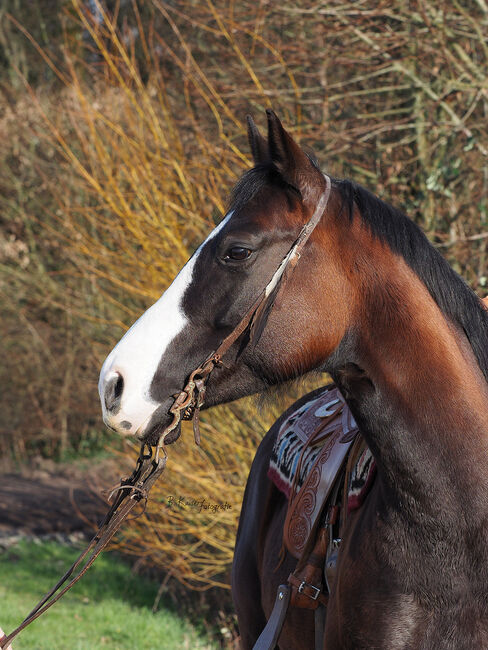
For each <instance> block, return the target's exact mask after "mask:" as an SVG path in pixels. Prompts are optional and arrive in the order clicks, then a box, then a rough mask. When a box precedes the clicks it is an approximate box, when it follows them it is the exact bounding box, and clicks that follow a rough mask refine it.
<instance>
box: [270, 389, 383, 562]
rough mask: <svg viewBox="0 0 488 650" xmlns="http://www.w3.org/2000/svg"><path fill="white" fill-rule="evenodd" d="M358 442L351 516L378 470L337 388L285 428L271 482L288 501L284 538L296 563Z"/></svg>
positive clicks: (298, 411)
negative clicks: (352, 449)
mask: <svg viewBox="0 0 488 650" xmlns="http://www.w3.org/2000/svg"><path fill="white" fill-rule="evenodd" d="M358 438H359V440H358ZM355 440H356V441H357V442H356V444H355V445H354V449H355V451H354V454H353V455H354V458H353V459H351V460H352V464H351V466H350V471H349V472H348V485H347V490H348V498H347V510H348V511H351V510H354V509H356V508H359V507H360V506H361V504H362V502H363V501H364V498H365V497H366V494H367V492H368V491H369V489H370V488H371V485H372V483H373V481H374V476H375V471H376V467H375V463H374V459H373V456H372V454H371V452H370V450H369V449H368V447H367V446H366V444H365V443H364V440H363V439H362V437H361V435H360V433H359V429H358V427H357V424H356V422H355V421H354V418H353V416H352V414H351V412H350V410H349V408H348V407H347V404H346V403H345V400H344V398H343V397H342V395H341V393H340V392H339V390H338V388H337V387H336V386H335V385H333V384H331V385H329V386H326V387H325V388H324V389H323V390H322V391H321V392H320V393H319V394H318V395H315V396H314V397H313V398H312V399H310V400H308V401H307V402H305V403H304V404H302V405H301V406H300V407H299V408H297V409H296V410H295V411H293V412H292V413H291V414H290V415H289V416H288V417H287V419H286V420H285V421H284V422H283V424H282V425H281V427H280V430H279V432H278V435H277V438H276V441H275V444H274V447H273V451H272V454H271V459H270V464H269V469H268V477H269V478H270V479H271V480H272V481H273V483H274V484H275V485H276V487H277V488H278V489H279V490H280V491H281V492H283V494H284V495H285V496H286V498H287V499H288V500H289V507H288V513H287V516H286V521H285V528H284V532H283V538H284V542H285V545H286V547H287V548H288V550H289V551H290V553H291V554H292V555H294V556H295V557H297V558H299V557H300V556H301V554H302V552H303V550H304V548H305V544H306V543H307V540H309V538H310V537H311V536H312V535H314V534H315V533H316V531H317V529H318V527H319V525H320V521H321V518H322V519H323V516H322V515H324V513H325V511H326V506H327V505H328V502H329V500H330V496H331V493H332V491H333V488H334V486H335V484H336V482H337V481H338V480H339V479H340V477H341V476H342V468H343V467H344V466H345V463H346V459H347V456H348V453H349V451H350V450H351V445H352V443H353V442H354V441H355ZM336 492H338V490H336Z"/></svg>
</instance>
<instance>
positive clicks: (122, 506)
mask: <svg viewBox="0 0 488 650" xmlns="http://www.w3.org/2000/svg"><path fill="white" fill-rule="evenodd" d="M324 178H325V190H324V192H323V193H322V195H321V196H320V198H319V200H318V202H317V205H316V207H315V210H314V213H313V215H312V216H311V218H310V219H309V221H307V223H306V224H305V225H304V226H303V228H302V229H301V231H300V233H299V235H298V237H297V238H296V240H295V241H294V243H293V244H292V246H291V248H290V250H289V251H288V253H287V254H286V256H285V257H284V258H283V260H282V261H281V263H280V265H279V266H278V268H277V269H276V271H275V273H274V274H273V277H272V278H271V280H270V281H269V282H268V284H267V285H266V287H265V288H264V289H263V291H262V292H261V293H260V294H259V296H258V298H257V299H256V300H255V302H254V303H253V304H252V305H251V307H250V308H249V309H248V311H247V312H246V313H245V314H244V316H243V318H242V320H241V321H240V323H239V324H238V325H237V326H236V327H235V328H234V329H233V330H232V332H231V333H230V334H229V335H228V336H227V337H226V338H225V339H224V340H223V341H222V343H220V345H219V346H218V348H217V349H216V350H215V351H214V352H212V353H211V354H210V355H209V356H208V357H207V358H206V359H205V361H204V362H203V363H202V364H201V365H200V366H198V368H195V370H194V371H193V372H192V373H191V374H190V377H189V379H188V382H187V383H186V385H185V387H184V388H183V390H182V391H181V392H180V393H179V394H178V395H177V396H176V397H175V400H174V402H173V405H172V406H171V408H170V409H169V412H170V413H171V415H172V416H173V419H172V421H171V422H170V424H169V425H168V426H167V427H166V428H165V429H164V431H163V432H162V433H161V436H160V438H159V442H158V444H157V445H156V446H154V447H150V446H148V445H147V444H146V443H143V444H142V446H141V449H140V452H139V456H138V458H137V461H136V467H135V469H134V471H133V472H132V474H131V475H130V476H129V477H128V478H125V479H122V480H121V482H120V485H119V486H117V487H116V488H115V489H114V490H113V491H112V493H111V495H110V497H111V496H112V495H113V494H114V493H116V497H115V500H114V502H113V504H112V505H111V507H110V510H109V511H108V513H107V514H106V516H105V518H104V520H103V522H102V524H101V525H100V528H99V529H98V531H97V533H96V535H95V536H94V537H93V539H92V540H91V542H90V543H89V545H88V547H87V548H86V550H85V551H83V553H81V555H80V556H79V557H78V559H77V560H76V561H75V562H74V563H73V565H72V566H71V567H70V568H69V569H68V571H67V572H66V573H65V574H64V576H63V577H62V578H61V579H60V580H59V581H58V582H57V584H56V585H55V586H54V587H53V588H52V589H51V591H50V592H49V593H48V594H46V595H45V596H44V598H42V600H40V601H39V603H38V604H37V605H36V607H35V608H34V609H33V610H32V611H31V612H30V614H29V615H28V616H27V617H26V618H25V619H24V621H23V622H22V623H21V624H20V625H19V626H18V627H17V628H16V629H15V630H14V631H13V632H11V633H10V634H9V635H8V636H4V637H3V638H2V639H0V648H5V647H7V646H8V645H9V644H10V643H11V642H12V640H13V639H14V638H15V637H16V636H17V635H18V634H19V633H20V632H21V631H22V630H23V629H24V628H25V627H27V626H28V625H29V624H30V623H32V621H34V620H35V619H36V618H38V617H39V616H40V615H41V614H43V613H44V612H45V611H46V610H47V609H49V607H51V606H52V605H54V603H55V602H56V601H57V600H59V599H60V598H61V596H63V595H64V594H65V593H66V592H67V591H68V590H69V589H71V587H72V586H73V585H74V584H75V583H76V582H78V580H79V579H80V578H81V577H82V576H83V575H84V574H85V573H86V571H87V570H88V569H89V567H90V566H91V565H92V564H93V562H94V561H95V559H96V558H97V556H98V555H99V554H100V552H101V551H102V550H103V549H104V548H105V547H106V546H107V544H108V543H109V542H110V540H111V539H112V537H113V536H114V534H115V533H116V532H117V530H118V529H119V528H120V526H121V525H122V523H123V522H124V521H125V520H126V519H127V517H128V515H129V514H130V512H131V511H132V510H133V508H134V507H135V506H136V505H137V504H138V503H139V502H140V501H142V500H143V499H144V500H145V501H147V497H148V494H149V490H150V489H151V487H152V486H153V484H154V483H155V482H156V480H157V479H158V477H159V476H160V475H161V474H162V472H163V470H164V468H165V466H166V461H167V454H166V450H165V444H166V442H165V441H166V439H167V438H168V436H170V435H171V433H172V432H173V431H174V430H175V429H176V428H177V426H178V425H179V424H180V422H181V420H191V419H193V429H194V435H195V442H196V443H197V444H198V445H199V444H200V429H199V414H200V409H201V408H202V406H203V404H204V401H205V392H206V386H207V381H208V378H209V376H210V374H211V373H212V371H213V370H214V368H215V367H216V366H218V365H219V364H220V363H221V360H222V357H223V356H224V355H225V354H226V353H227V352H228V350H229V349H230V348H231V346H232V345H233V344H234V343H235V342H236V341H237V339H238V338H239V337H240V336H242V334H244V332H245V331H246V330H249V339H248V341H247V342H246V345H247V343H250V342H254V343H256V342H257V340H258V339H259V336H260V332H261V331H262V329H263V327H264V325H265V323H266V318H267V313H269V310H270V309H271V307H272V305H273V303H274V300H275V298H276V296H277V294H278V292H279V291H280V289H281V288H282V287H283V286H284V280H285V279H287V278H288V277H289V275H290V274H291V272H292V271H293V269H294V268H295V266H296V265H297V263H298V260H299V259H300V255H301V252H302V250H303V248H304V246H305V244H306V243H307V241H308V239H309V237H310V235H311V234H312V232H313V231H314V229H315V227H316V225H317V224H318V223H319V221H320V218H321V217H322V215H323V214H324V211H325V209H326V207H327V203H328V201H329V197H330V191H331V180H330V178H329V176H327V175H325V174H324ZM77 569H78V573H75V571H76V570H77ZM74 573H75V575H74V576H73V577H71V576H72V575H73V574H74ZM70 578H71V579H70ZM68 580H69V582H68V583H67V584H65V583H66V582H67V581H68ZM63 585H65V586H64V587H63Z"/></svg>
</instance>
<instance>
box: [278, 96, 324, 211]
mask: <svg viewBox="0 0 488 650" xmlns="http://www.w3.org/2000/svg"><path fill="white" fill-rule="evenodd" d="M266 115H267V117H268V143H269V154H270V158H271V161H272V162H273V163H274V165H275V167H276V168H277V169H278V171H279V172H280V174H281V176H282V177H283V180H285V181H286V182H287V183H289V184H290V185H293V187H295V188H296V189H297V190H298V191H299V192H300V194H301V195H302V199H303V201H304V203H306V204H311V205H315V203H316V202H317V201H318V199H319V196H320V194H321V193H322V192H323V191H324V187H325V181H324V177H323V175H322V174H321V173H320V171H319V170H318V169H317V167H316V166H315V165H314V164H313V163H312V161H311V160H310V158H309V157H308V156H307V154H306V153H305V152H304V151H303V149H302V148H301V147H300V145H298V144H297V143H296V142H295V140H293V138H292V137H291V135H290V134H289V133H288V132H287V131H285V129H284V128H283V125H282V124H281V122H280V120H279V119H278V117H277V116H276V114H275V113H274V111H272V110H269V109H268V110H267V111H266Z"/></svg>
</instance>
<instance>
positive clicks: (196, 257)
mask: <svg viewBox="0 0 488 650" xmlns="http://www.w3.org/2000/svg"><path fill="white" fill-rule="evenodd" d="M267 121H268V135H267V138H265V137H263V136H262V135H261V134H260V133H259V131H258V129H257V128H256V126H255V125H254V123H253V122H252V120H250V121H249V140H250V146H251V149H252V153H253V158H254V163H255V165H254V167H253V168H252V169H251V170H249V171H248V172H246V173H245V174H244V175H243V176H242V178H241V179H240V180H239V182H238V183H237V185H236V187H235V189H234V191H233V193H232V197H231V201H230V208H229V211H228V213H227V215H226V216H225V218H224V219H223V220H222V222H221V223H220V224H219V225H218V226H217V227H216V228H215V229H214V230H213V232H212V233H211V234H210V235H209V236H208V237H207V239H206V240H205V241H204V242H203V244H202V245H201V246H200V247H199V248H198V249H197V251H196V252H195V253H194V254H193V256H192V257H191V258H190V260H189V261H188V262H187V264H186V265H185V266H184V267H183V268H182V270H181V271H180V273H179V274H178V275H177V277H176V278H175V280H174V281H173V283H172V284H171V286H170V287H169V288H168V289H167V290H166V292H165V293H164V294H163V295H162V297H161V298H160V299H159V300H158V301H157V302H156V303H155V304H154V305H153V306H152V307H151V308H150V309H149V310H147V311H146V312H145V313H144V314H143V315H142V316H141V318H140V319H139V320H138V321H137V322H136V323H135V324H134V325H133V326H132V327H131V329H129V331H128V332H127V333H126V334H125V336H124V337H123V338H122V339H121V341H120V342H119V343H118V345H117V346H116V347H115V348H114V350H113V351H112V352H111V353H110V354H109V356H108V358H107V359H106V361H105V363H104V365H103V367H102V370H101V374H100V382H99V391H100V396H101V401H102V410H103V416H104V420H105V422H106V423H107V425H108V426H110V427H111V428H112V429H115V430H116V431H119V432H120V433H124V434H133V435H136V436H137V437H138V438H140V439H141V440H143V441H145V442H147V443H148V444H150V445H155V444H157V442H158V440H159V437H160V435H161V432H163V431H165V428H166V427H167V426H168V423H169V422H170V421H171V417H172V416H171V414H170V412H169V409H170V408H171V405H172V403H173V396H174V394H175V393H176V394H178V393H179V392H180V391H181V388H182V386H184V385H185V382H186V381H187V379H188V376H189V375H190V374H191V372H192V371H193V369H194V368H195V367H196V366H198V364H200V363H201V362H202V360H204V359H206V358H208V356H209V355H211V354H212V351H213V350H215V349H216V348H217V346H219V344H220V343H221V341H222V340H223V339H225V337H226V336H227V335H228V334H229V333H230V332H232V331H234V329H235V328H236V325H237V324H238V323H239V322H240V320H241V318H242V316H243V314H245V313H246V312H247V310H249V308H250V306H251V305H252V304H253V302H254V301H255V299H256V296H258V295H259V294H260V293H261V292H263V290H264V288H265V287H269V286H270V285H269V281H270V278H272V277H274V274H275V273H276V269H279V268H280V267H282V265H283V260H284V259H286V255H287V253H288V252H289V251H290V246H292V245H293V242H294V241H295V240H296V238H297V235H298V233H299V232H300V233H301V232H302V229H303V228H304V224H307V223H308V222H309V221H310V220H311V215H312V216H313V215H315V214H316V213H317V211H318V212H319V213H320V214H319V217H320V219H319V221H318V223H317V225H316V227H315V229H314V230H313V232H311V233H309V235H310V236H309V239H308V241H307V242H306V244H305V245H304V247H303V249H302V250H301V253H300V259H299V261H298V263H297V264H296V265H295V267H294V270H293V273H289V274H287V280H286V283H285V284H283V286H282V287H281V290H280V291H278V292H275V293H274V295H273V300H270V301H268V302H267V304H266V309H265V310H264V311H265V314H261V316H260V323H259V325H260V326H259V327H258V328H257V335H256V336H255V337H254V338H252V340H251V337H250V335H249V331H248V330H245V331H243V332H242V335H240V336H239V337H237V339H236V340H235V341H234V342H233V343H232V345H231V347H230V349H229V350H228V352H227V353H226V354H225V356H224V358H223V360H222V361H223V363H221V364H219V365H217V366H216V367H215V369H214V370H213V372H212V374H211V375H209V376H208V377H207V379H208V382H207V387H206V396H205V403H204V407H205V408H208V407H211V406H214V405H217V404H221V403H223V402H229V401H231V400H235V399H239V398H240V397H243V396H244V395H249V394H252V393H256V392H259V391H263V390H266V389H267V388H269V387H270V386H275V385H279V384H282V383H284V382H287V381H289V380H293V379H295V378H297V377H299V376H302V375H304V374H305V373H308V372H310V371H325V372H328V373H329V374H330V375H331V377H332V378H333V380H334V382H335V383H336V385H337V386H338V387H339V389H340V391H341V393H342V395H343V396H344V398H345V400H346V402H347V405H348V407H349V408H350V410H351V412H352V414H353V416H354V418H355V420H356V422H357V424H358V426H359V427H360V430H361V432H362V434H363V436H364V438H365V439H366V442H367V444H368V446H369V447H370V449H371V451H372V453H373V456H374V459H375V462H376V466H377V475H376V480H375V483H374V486H373V488H372V490H371V491H370V493H369V495H368V498H367V500H366V502H365V504H364V505H363V507H362V508H360V509H359V510H357V511H356V512H355V513H354V514H352V515H351V516H350V518H348V520H347V527H346V530H345V531H344V536H343V543H342V546H341V551H340V556H339V561H338V567H337V578H336V581H335V584H334V586H333V589H332V593H331V597H330V600H329V606H328V611H327V617H326V623H325V636H324V647H325V648H327V650H335V649H337V648H347V649H351V650H352V649H354V650H358V649H360V648H381V649H388V650H392V649H400V648H405V649H406V648H419V649H420V648H422V649H434V648H436V649H437V648H443V649H444V648H446V649H453V650H454V649H455V650H462V649H470V650H472V649H479V648H488V543H487V539H488V537H487V532H488V531H487V528H488V387H487V377H488V313H487V311H485V309H484V307H483V306H482V304H481V301H480V300H479V298H478V297H477V296H476V295H475V293H474V292H473V291H471V289H469V288H468V286H467V285H466V284H465V283H464V281H463V280H462V279H461V278H460V277H459V276H458V275H457V274H456V273H455V272H454V271H453V270H452V269H451V267H450V266H449V265H448V263H447V262H446V261H445V260H444V259H443V258H442V257H441V255H440V254H439V253H438V252H437V251H436V250H435V249H434V248H433V247H432V246H431V244H430V243H429V242H428V240H427V238H426V237H425V236H424V235H423V233H422V232H421V230H420V229H419V228H418V226H417V225H416V224H415V223H414V222H413V221H411V220H410V219H408V218H407V217H406V216H405V215H404V214H403V213H402V212H400V211H399V210H397V209H395V208H393V207H391V206H389V205H387V204H386V203H385V202H383V201H382V200H380V199H379V198H378V197H376V196H374V195H373V194H371V193H370V192H369V191H367V190H366V189H364V188H362V187H360V186H359V185H357V184H356V183H354V182H351V181H349V180H337V179H332V180H331V181H330V179H329V178H328V177H327V175H324V174H323V173H322V172H321V171H320V170H319V168H318V166H317V164H316V163H315V162H314V160H313V159H312V157H311V156H309V155H307V154H305V153H304V151H303V150H302V149H301V147H300V146H299V145H298V144H297V143H296V142H295V141H294V139H293V138H292V137H291V136H290V134H289V133H288V132H287V131H286V130H285V129H284V128H283V126H282V124H281V122H280V121H279V119H278V118H277V116H276V115H275V114H274V113H273V112H272V111H268V112H267ZM330 182H331V190H330V196H328V201H327V202H326V206H325V204H324V202H323V197H324V194H325V193H326V191H327V188H328V184H329V183H330ZM267 292H268V289H266V291H265V292H264V293H266V294H267ZM267 297H269V296H267ZM304 399H306V398H304ZM278 426H279V423H278V424H277V425H274V427H273V429H272V430H271V432H270V433H269V434H268V435H267V436H266V437H265V438H264V440H263V442H262V444H261V446H260V448H259V451H258V453H257V456H256V459H255V461H254V463H253V467H252V469H251V473H250V478H249V482H248V485H247V489H246V494H245V498H244V506H243V515H242V517H241V522H240V527H239V539H238V543H237V547H236V562H235V564H234V571H233V587H234V597H235V602H236V609H237V613H238V618H239V625H240V629H241V635H242V643H243V647H245V648H249V647H252V645H253V643H254V641H255V640H256V638H257V635H258V634H259V632H260V631H261V628H262V626H263V625H264V623H265V620H266V617H267V616H268V615H269V612H270V608H271V601H272V599H273V598H274V593H275V586H276V584H278V582H279V580H280V576H279V575H278V576H277V575H275V574H274V573H273V569H274V567H275V566H276V563H277V562H276V560H277V557H278V550H279V547H280V545H281V534H282V529H280V526H282V519H281V520H280V517H282V509H283V508H284V502H283V499H281V500H280V497H279V496H278V494H277V493H276V492H273V488H272V486H271V485H270V484H269V481H268V479H267V478H266V464H267V462H268V460H269V454H270V447H271V444H272V440H273V437H274V433H275V431H276V427H278ZM178 435H179V427H176V428H175V429H174V430H173V431H172V432H171V434H170V436H169V437H168V438H167V439H166V442H171V441H173V440H175V439H176V438H177V437H178ZM270 506H272V507H270ZM280 521H281V523H280ZM286 561H287V560H285V563H286ZM283 569H284V571H287V570H289V567H286V566H284V567H283ZM280 570H282V569H280ZM307 614H308V613H307V612H305V613H304V612H303V611H300V612H299V613H298V614H296V613H293V612H290V617H289V620H287V623H286V627H285V629H284V632H283V634H282V637H281V640H280V647H283V648H288V647H294V648H298V647H299V648H306V647H313V641H312V640H311V637H310V630H311V629H313V628H312V627H311V625H312V624H311V622H310V620H309V619H308V617H307Z"/></svg>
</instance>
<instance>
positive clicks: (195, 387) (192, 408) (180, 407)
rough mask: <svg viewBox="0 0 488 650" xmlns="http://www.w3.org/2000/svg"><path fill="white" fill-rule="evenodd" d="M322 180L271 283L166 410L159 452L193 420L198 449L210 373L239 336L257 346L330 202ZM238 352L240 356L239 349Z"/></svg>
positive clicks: (326, 178)
mask: <svg viewBox="0 0 488 650" xmlns="http://www.w3.org/2000/svg"><path fill="white" fill-rule="evenodd" d="M324 179H325V190H324V192H323V193H322V195H321V196H320V198H319V200H318V202H317V206H316V208H315V210H314V213H313V215H312V216H311V218H310V219H309V221H307V223H306V224H305V225H304V226H303V228H302V229H301V231H300V233H299V235H298V237H297V238H296V240H295V241H294V242H293V244H292V246H291V248H290V250H289V251H288V253H287V254H286V255H285V257H284V258H283V260H282V261H281V263H280V265H279V266H278V268H277V269H276V271H275V273H274V275H273V277H272V278H271V280H270V281H269V282H268V284H267V285H266V287H265V288H264V289H263V291H262V292H261V293H260V295H259V296H258V298H257V299H256V301H255V302H254V303H253V304H252V305H251V307H250V308H249V309H248V311H247V312H246V313H245V315H244V316H243V318H242V320H241V321H240V323H239V324H238V325H237V326H236V327H235V329H234V330H232V332H231V333H230V334H229V335H228V336H227V337H226V338H225V339H224V340H223V341H222V343H221V344H220V345H219V347H218V348H217V349H216V350H215V351H214V352H212V353H211V354H210V355H209V356H208V357H207V358H206V359H205V361H204V362H203V363H202V364H201V365H200V366H198V368H196V369H195V370H194V371H193V372H192V373H191V374H190V378H189V379H188V383H187V384H186V386H185V387H184V389H183V390H182V391H181V392H180V393H179V394H178V395H177V396H176V398H175V401H174V402H173V405H172V406H171V408H170V409H169V412H170V413H171V415H172V416H173V420H172V421H171V423H170V424H169V425H168V426H167V427H166V428H165V429H164V431H163V432H162V434H161V436H160V439H159V443H158V445H157V448H158V451H159V449H160V448H161V447H163V446H164V445H165V444H166V442H165V441H166V439H167V438H168V437H169V436H170V435H171V433H172V432H173V431H174V430H175V429H176V427H177V426H178V425H179V423H180V421H181V420H191V419H193V432H194V435H195V442H196V444H197V445H199V444H200V427H199V414H200V409H201V407H202V406H203V403H204V401H205V392H206V386H207V381H208V378H209V376H210V374H211V372H212V371H213V369H214V368H215V367H216V366H218V365H220V364H221V360H222V357H223V356H224V354H225V353H226V352H227V351H228V350H229V348H230V347H231V346H232V345H233V344H234V343H235V342H236V341H237V339H238V338H239V337H240V336H241V335H242V334H244V332H245V331H246V330H247V329H249V338H248V340H247V342H246V345H247V343H249V342H254V343H256V342H257V340H258V339H259V336H260V334H261V332H262V329H263V328H264V324H265V322H266V318H267V314H268V313H269V311H270V309H271V307H272V305H273V302H274V300H275V298H276V296H277V294H278V291H279V290H280V288H282V287H283V286H284V279H285V277H286V279H288V278H289V276H290V273H291V271H292V270H293V269H294V268H295V266H296V265H297V262H298V260H299V259H300V254H301V252H302V250H303V248H304V246H305V244H306V243H307V241H308V239H309V237H310V235H311V234H312V232H313V231H314V229H315V226H316V225H317V224H318V223H319V221H320V218H321V217H322V215H323V214H324V211H325V208H326V207H327V203H328V202H329V197H330V190H331V180H330V178H329V176H327V175H326V174H324ZM240 352H242V348H241V350H240Z"/></svg>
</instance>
